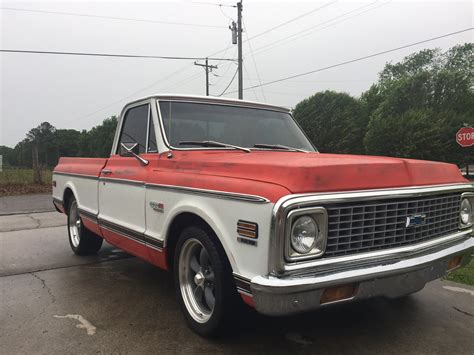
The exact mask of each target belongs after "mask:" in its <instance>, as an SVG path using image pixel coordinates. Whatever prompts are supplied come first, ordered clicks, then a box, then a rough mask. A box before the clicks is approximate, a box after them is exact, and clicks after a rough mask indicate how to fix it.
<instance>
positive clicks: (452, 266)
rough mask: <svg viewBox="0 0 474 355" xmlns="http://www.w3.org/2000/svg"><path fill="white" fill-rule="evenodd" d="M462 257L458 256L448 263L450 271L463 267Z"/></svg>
mask: <svg viewBox="0 0 474 355" xmlns="http://www.w3.org/2000/svg"><path fill="white" fill-rule="evenodd" d="M461 260H462V256H461V255H458V256H455V257H454V258H452V259H451V260H449V262H448V271H451V270H453V269H455V268H457V267H458V266H459V265H461Z"/></svg>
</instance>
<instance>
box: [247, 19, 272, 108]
mask: <svg viewBox="0 0 474 355" xmlns="http://www.w3.org/2000/svg"><path fill="white" fill-rule="evenodd" d="M242 23H243V25H244V30H245V35H246V36H247V41H246V42H247V44H248V46H249V49H250V54H251V56H252V61H253V66H254V67H255V72H256V73H257V78H258V82H259V84H260V85H262V81H261V80H260V73H259V72H258V67H257V62H256V61H255V56H254V55H253V50H252V45H251V44H250V40H249V35H248V31H247V27H246V26H245V21H243V22H242ZM248 76H249V75H248V73H247V77H248ZM260 90H261V91H262V95H263V101H264V102H267V98H266V97H265V92H264V91H263V87H262V86H260Z"/></svg>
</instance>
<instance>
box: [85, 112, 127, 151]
mask: <svg viewBox="0 0 474 355" xmlns="http://www.w3.org/2000/svg"><path fill="white" fill-rule="evenodd" d="M117 122H118V120H117V117H116V116H111V117H109V118H106V119H105V120H104V121H103V122H102V124H100V125H98V126H95V127H93V128H92V129H91V130H90V131H82V133H81V137H80V148H79V152H78V154H79V155H80V156H85V157H108V156H109V155H110V150H111V149H112V144H113V141H114V136H115V130H116V128H117Z"/></svg>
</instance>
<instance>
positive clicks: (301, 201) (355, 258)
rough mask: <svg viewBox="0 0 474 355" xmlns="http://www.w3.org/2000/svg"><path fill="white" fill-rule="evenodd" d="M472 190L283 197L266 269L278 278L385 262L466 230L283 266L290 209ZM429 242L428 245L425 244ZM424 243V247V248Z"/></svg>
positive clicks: (455, 186) (398, 190)
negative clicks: (385, 248) (417, 241)
mask: <svg viewBox="0 0 474 355" xmlns="http://www.w3.org/2000/svg"><path fill="white" fill-rule="evenodd" d="M471 191H474V184H471V183H466V184H446V185H433V186H413V187H406V188H393V189H377V190H363V191H343V192H329V193H317V194H295V195H287V196H284V197H282V198H281V199H280V200H278V201H277V202H276V203H275V205H274V207H273V212H272V221H271V236H272V238H271V239H270V244H271V245H270V250H269V270H270V273H271V274H273V275H282V274H284V273H285V272H290V271H291V272H294V271H296V270H304V269H307V268H311V267H315V266H319V267H321V266H323V265H324V266H327V267H329V266H331V265H332V266H333V267H335V266H337V265H341V264H345V265H347V264H350V263H360V262H364V261H367V260H373V259H374V258H375V259H381V260H384V259H387V258H390V256H395V257H396V256H397V255H398V256H400V254H397V253H400V252H401V251H400V249H403V250H405V251H403V252H401V253H405V254H406V253H407V251H406V249H405V248H410V250H411V252H415V251H419V250H423V249H426V248H430V247H435V246H436V245H439V244H443V243H447V242H449V241H453V240H456V239H458V238H462V237H463V236H465V235H467V234H468V233H469V232H471V233H472V229H470V230H462V231H461V232H459V233H455V234H454V235H448V236H444V237H441V238H438V239H436V240H432V241H429V242H426V243H422V244H415V245H412V246H407V247H402V248H396V249H387V250H384V251H377V252H369V253H363V254H355V255H349V256H343V257H337V258H330V259H329V258H328V259H324V260H323V259H318V260H313V261H311V260H310V261H304V262H303V261H302V262H298V263H293V264H287V263H286V262H285V260H284V247H285V239H286V238H285V225H286V220H287V216H288V213H289V212H290V211H291V210H293V209H299V208H303V207H318V206H321V205H322V204H328V203H335V202H338V203H340V202H349V201H350V202H352V201H359V200H363V201H368V200H378V199H385V198H403V197H419V196H425V195H432V194H438V193H451V192H471ZM427 243H429V244H427ZM425 244H427V245H425Z"/></svg>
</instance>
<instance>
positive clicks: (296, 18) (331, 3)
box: [247, 1, 337, 41]
mask: <svg viewBox="0 0 474 355" xmlns="http://www.w3.org/2000/svg"><path fill="white" fill-rule="evenodd" d="M336 2H337V1H332V2H329V3H327V4H324V5H322V6H319V7H317V8H315V9H313V10H310V11H308V12H305V13H303V14H301V15H298V16H296V17H293V18H291V19H289V20H288V21H285V22H282V23H280V24H278V25H276V26H274V27H271V28H269V29H267V30H265V31H263V32H260V33H257V34H256V35H255V36H253V37H250V39H255V38H258V37H260V36H263V35H265V34H267V33H268V32H271V31H274V30H276V29H278V28H280V27H283V26H286V25H288V24H290V23H292V22H295V21H297V20H299V19H301V18H303V17H306V16H308V15H311V14H313V13H315V12H318V11H320V10H322V9H325V8H326V7H329V6H331V5H334V4H335V3H336ZM248 40H249V39H247V41H248Z"/></svg>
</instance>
